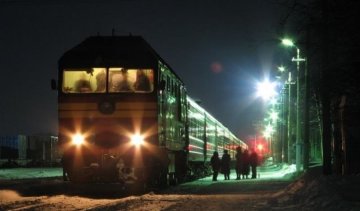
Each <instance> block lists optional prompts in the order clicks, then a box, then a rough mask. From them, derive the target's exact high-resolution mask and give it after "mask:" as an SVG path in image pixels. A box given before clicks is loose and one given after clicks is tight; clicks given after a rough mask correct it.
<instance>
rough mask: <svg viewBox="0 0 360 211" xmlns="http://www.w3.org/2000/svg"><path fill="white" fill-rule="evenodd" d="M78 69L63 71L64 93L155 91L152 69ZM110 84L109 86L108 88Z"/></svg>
mask: <svg viewBox="0 0 360 211" xmlns="http://www.w3.org/2000/svg"><path fill="white" fill-rule="evenodd" d="M108 72H109V74H108V75H107V68H77V69H71V68H68V69H65V70H64V71H63V83H62V92H64V93H105V92H106V87H108V89H109V90H108V92H111V93H122V92H135V93H150V92H152V91H153V90H154V72H153V70H152V69H124V68H109V71H108ZM106 82H108V86H106Z"/></svg>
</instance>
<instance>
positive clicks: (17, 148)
mask: <svg viewBox="0 0 360 211" xmlns="http://www.w3.org/2000/svg"><path fill="white" fill-rule="evenodd" d="M57 142H58V138H57V136H52V135H30V136H27V135H5V136H1V135H0V164H2V163H4V162H7V161H9V160H13V161H16V162H17V163H18V164H20V165H27V164H28V163H29V162H30V161H38V162H41V163H42V164H46V165H47V163H49V164H51V163H55V162H58V161H59V159H60V153H59V151H58V146H57V145H58V144H57Z"/></svg>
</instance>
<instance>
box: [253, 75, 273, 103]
mask: <svg viewBox="0 0 360 211" xmlns="http://www.w3.org/2000/svg"><path fill="white" fill-rule="evenodd" d="M275 86H276V83H275V82H270V81H269V80H265V81H263V82H260V83H258V84H257V93H256V95H257V96H260V97H262V98H263V99H264V100H269V99H271V98H272V97H274V96H276V95H277V93H276V90H275Z"/></svg>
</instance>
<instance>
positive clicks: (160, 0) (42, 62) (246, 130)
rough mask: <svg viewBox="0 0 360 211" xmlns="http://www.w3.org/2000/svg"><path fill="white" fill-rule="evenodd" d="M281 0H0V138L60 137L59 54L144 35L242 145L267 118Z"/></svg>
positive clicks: (277, 44) (277, 48) (192, 92)
mask: <svg viewBox="0 0 360 211" xmlns="http://www.w3.org/2000/svg"><path fill="white" fill-rule="evenodd" d="M276 2H277V1H276V0H269V1H264V0H248V1H245V0H227V1H220V0H219V1H217V0H197V1H193V0H181V1H169V0H152V1H151V0H127V1H126V0H125V1H119V0H118V1H115V0H88V1H85V0H69V1H64V0H63V1H60V0H33V1H31V0H17V1H16V0H13V1H11V0H0V26H1V33H0V43H1V45H0V47H1V51H0V64H1V83H0V94H1V101H0V135H15V134H26V135H32V134H39V133H40V134H43V133H51V134H57V93H56V91H53V90H51V88H50V80H51V79H52V78H57V62H58V59H59V58H60V57H61V55H62V54H63V53H64V52H65V51H67V50H68V49H70V48H72V47H73V46H75V45H77V44H78V43H80V42H81V41H83V40H84V39H85V38H87V37H88V36H95V35H97V34H100V35H107V36H109V35H111V33H112V29H114V30H115V35H128V34H129V33H131V34H133V35H140V36H143V37H144V39H145V40H147V41H148V42H149V43H150V45H151V46H152V47H153V48H154V49H155V50H156V51H157V52H158V53H159V55H160V56H161V57H162V58H163V59H164V60H165V61H166V62H167V63H168V64H169V65H170V66H171V67H172V68H173V69H174V70H175V72H176V73H177V74H178V75H179V76H180V77H181V78H182V79H183V81H184V83H185V84H186V86H187V90H188V93H189V95H190V96H191V97H193V98H195V99H198V100H201V105H202V106H203V107H204V108H205V109H206V110H208V111H209V112H210V113H211V114H212V115H213V116H214V117H215V118H217V119H218V120H220V121H221V122H222V123H223V124H224V125H225V126H226V127H228V128H229V129H230V130H231V131H232V132H234V133H235V134H236V135H238V136H239V137H240V138H242V139H244V138H246V136H247V135H251V134H253V133H254V131H253V125H252V124H253V122H254V121H255V120H257V119H262V118H263V116H262V115H263V106H264V105H263V102H262V101H261V100H260V99H255V98H254V96H255V83H256V80H261V79H262V78H263V77H264V75H267V74H269V71H270V70H271V69H272V68H274V66H276V65H278V64H276V63H277V55H278V54H279V40H278V39H279V38H280V37H279V34H278V31H279V22H280V17H281V16H282V15H283V14H282V12H281V8H280V6H279V5H278V4H277V3H276Z"/></svg>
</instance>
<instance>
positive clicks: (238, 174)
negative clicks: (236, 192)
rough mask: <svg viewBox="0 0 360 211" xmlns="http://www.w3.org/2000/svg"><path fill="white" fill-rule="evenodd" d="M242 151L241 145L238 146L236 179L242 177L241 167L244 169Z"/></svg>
mask: <svg viewBox="0 0 360 211" xmlns="http://www.w3.org/2000/svg"><path fill="white" fill-rule="evenodd" d="M241 157H242V152H241V147H237V148H236V165H235V171H236V179H237V180H239V179H241V169H242V160H241Z"/></svg>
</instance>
